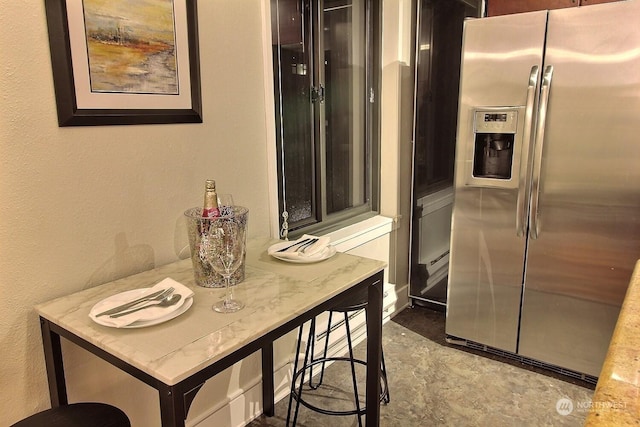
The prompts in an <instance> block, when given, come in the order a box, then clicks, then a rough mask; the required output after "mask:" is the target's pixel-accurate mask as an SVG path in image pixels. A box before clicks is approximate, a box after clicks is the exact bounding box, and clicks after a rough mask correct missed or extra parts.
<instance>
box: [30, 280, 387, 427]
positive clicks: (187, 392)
mask: <svg viewBox="0 0 640 427" xmlns="http://www.w3.org/2000/svg"><path fill="white" fill-rule="evenodd" d="M383 277H384V275H383V271H382V270H381V271H379V272H377V273H375V274H373V275H371V276H369V277H368V278H366V279H364V280H362V281H361V282H360V283H358V284H356V285H354V286H352V287H351V288H349V289H347V290H345V291H343V292H341V293H340V294H338V295H336V296H335V297H333V298H331V299H329V300H327V301H324V302H322V303H319V304H318V305H316V306H314V307H313V308H311V309H310V310H308V311H307V312H305V313H302V314H300V315H299V316H297V317H295V318H294V319H291V320H290V321H288V322H286V323H284V324H282V325H279V326H276V327H274V328H273V329H272V330H270V331H268V332H267V333H265V334H264V335H262V336H260V337H257V338H256V339H254V340H253V341H251V342H249V343H247V344H246V345H244V346H242V347H239V348H238V349H236V350H235V351H233V352H232V353H230V354H229V355H227V356H225V357H223V358H222V359H220V360H217V361H215V362H214V363H212V364H211V365H208V366H206V367H204V368H202V369H201V370H200V371H198V372H196V373H194V374H192V375H191V376H189V377H187V378H185V379H184V380H182V381H180V382H178V383H176V384H174V385H168V384H165V383H164V382H162V381H160V380H158V379H156V378H154V377H153V376H152V375H150V374H148V373H146V372H144V371H142V370H140V369H138V368H136V367H134V366H132V365H130V364H129V363H127V362H125V361H123V360H121V359H119V358H118V357H116V356H114V355H112V354H111V353H109V352H107V351H105V350H103V349H102V348H100V347H98V346H96V345H94V344H92V343H90V342H88V341H86V340H84V339H83V338H81V337H79V336H77V335H75V334H74V333H72V332H70V331H68V330H66V329H65V328H63V327H61V326H59V325H57V324H56V323H54V322H52V321H49V320H47V319H45V318H44V317H40V326H41V332H42V343H43V347H44V356H45V363H46V370H47V379H48V382H49V394H50V398H51V406H52V407H58V406H60V405H65V404H67V403H68V400H67V390H66V381H65V377H64V363H63V357H62V347H61V341H60V337H64V338H66V339H68V340H69V341H71V342H73V343H74V344H76V345H78V346H79V347H82V348H84V349H85V350H88V351H89V352H91V353H93V354H94V355H96V356H98V357H99V358H101V359H103V360H105V361H106V362H108V363H110V364H111V365H113V366H115V367H117V368H119V369H121V370H123V371H125V372H127V373H128V374H130V375H132V376H134V377H135V378H137V379H139V380H140V381H142V382H144V383H146V384H147V385H149V386H151V387H153V388H155V389H156V390H158V394H159V398H160V412H161V419H162V427H184V425H185V420H186V418H187V414H188V412H189V407H190V406H191V403H192V402H193V399H194V398H195V396H196V394H197V393H198V391H199V390H200V388H201V387H202V386H203V385H204V383H205V382H206V381H207V380H208V379H210V378H212V377H213V376H215V375H217V374H218V373H220V372H222V371H223V370H225V369H226V368H228V367H230V366H232V365H234V364H235V363H236V362H239V361H241V360H242V359H244V358H246V357H247V356H249V355H250V354H252V353H254V352H256V351H258V350H261V351H262V398H263V413H264V414H265V415H266V416H273V415H274V414H275V396H274V379H273V374H274V372H273V342H274V341H275V340H276V339H278V338H280V337H281V336H283V335H285V334H286V333H288V332H290V331H292V330H294V329H295V328H297V327H300V326H302V325H303V324H304V323H305V322H306V321H308V320H310V319H312V318H313V317H315V316H317V315H318V314H320V313H322V312H324V311H327V310H329V309H331V308H332V307H334V306H337V305H339V304H341V303H342V302H343V301H345V300H349V299H350V298H352V297H353V296H356V295H357V294H358V293H359V292H362V291H363V290H364V289H365V288H368V309H367V312H368V314H367V383H366V425H367V427H377V426H379V425H380V399H379V396H380V363H381V357H382V299H383Z"/></svg>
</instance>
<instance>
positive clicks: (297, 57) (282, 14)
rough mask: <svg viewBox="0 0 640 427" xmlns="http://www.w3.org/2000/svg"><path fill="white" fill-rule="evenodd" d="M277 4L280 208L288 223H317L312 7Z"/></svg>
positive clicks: (291, 0)
mask: <svg viewBox="0 0 640 427" xmlns="http://www.w3.org/2000/svg"><path fill="white" fill-rule="evenodd" d="M273 3H274V4H272V10H273V11H275V12H276V13H274V14H272V19H273V22H272V26H271V28H272V38H273V41H272V43H273V55H274V57H273V66H274V70H273V72H274V76H275V99H276V117H277V123H276V132H277V136H278V138H277V140H278V145H279V147H278V152H279V158H278V167H279V168H280V171H281V173H284V186H283V185H282V184H283V183H282V182H280V183H279V186H280V193H281V194H283V195H284V197H281V204H282V203H286V210H287V212H288V214H289V222H290V223H296V222H301V221H303V222H304V221H308V220H312V219H313V218H314V217H315V179H314V177H315V174H316V169H315V155H314V144H313V139H314V138H313V120H312V118H313V110H312V105H311V103H310V93H309V91H310V88H311V87H312V80H311V79H312V68H311V67H312V65H313V64H312V63H311V62H310V61H311V56H310V46H311V45H310V42H309V40H310V37H309V34H308V32H309V6H308V3H307V2H301V1H297V0H274V2H273ZM281 176H282V175H281ZM285 201H286V202H285ZM282 210H284V209H283V208H282V206H281V211H282Z"/></svg>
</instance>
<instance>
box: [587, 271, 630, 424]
mask: <svg viewBox="0 0 640 427" xmlns="http://www.w3.org/2000/svg"><path fill="white" fill-rule="evenodd" d="M638 424H640V261H638V262H637V263H636V267H635V270H634V272H633V276H632V277H631V282H630V283H629V287H628V288H627V294H626V296H625V298H624V302H623V303H622V308H621V309H620V315H619V316H618V321H617V323H616V328H615V330H614V331H613V337H612V338H611V342H610V344H609V350H608V352H607V357H606V358H605V360H604V364H603V366H602V370H601V372H600V377H599V378H598V385H597V386H596V390H595V392H594V395H593V399H592V402H591V408H590V411H589V415H588V416H587V420H586V423H585V426H588V427H596V426H602V427H604V426H610V427H623V426H637V425H638Z"/></svg>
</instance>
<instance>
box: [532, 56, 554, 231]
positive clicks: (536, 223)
mask: <svg viewBox="0 0 640 427" xmlns="http://www.w3.org/2000/svg"><path fill="white" fill-rule="evenodd" d="M552 77H553V65H549V66H547V67H546V68H545V69H544V75H543V76H542V87H541V90H540V108H539V111H538V124H537V126H536V140H535V146H534V155H533V177H532V182H531V228H530V230H529V236H530V237H531V238H532V239H537V238H538V236H539V235H540V218H539V216H540V212H539V209H538V202H539V200H538V199H539V197H540V171H541V169H542V148H543V145H544V129H545V125H546V121H547V108H548V105H549V92H550V91H551V78H552Z"/></svg>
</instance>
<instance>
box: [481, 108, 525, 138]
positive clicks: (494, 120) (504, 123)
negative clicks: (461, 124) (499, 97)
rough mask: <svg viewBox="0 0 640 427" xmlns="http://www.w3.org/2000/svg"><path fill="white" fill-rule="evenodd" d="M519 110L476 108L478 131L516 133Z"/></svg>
mask: <svg viewBox="0 0 640 427" xmlns="http://www.w3.org/2000/svg"><path fill="white" fill-rule="evenodd" d="M517 125H518V112H517V111H515V110H500V111H495V110H494V111H481V110H476V114H475V132H476V133H516V127H517Z"/></svg>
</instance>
